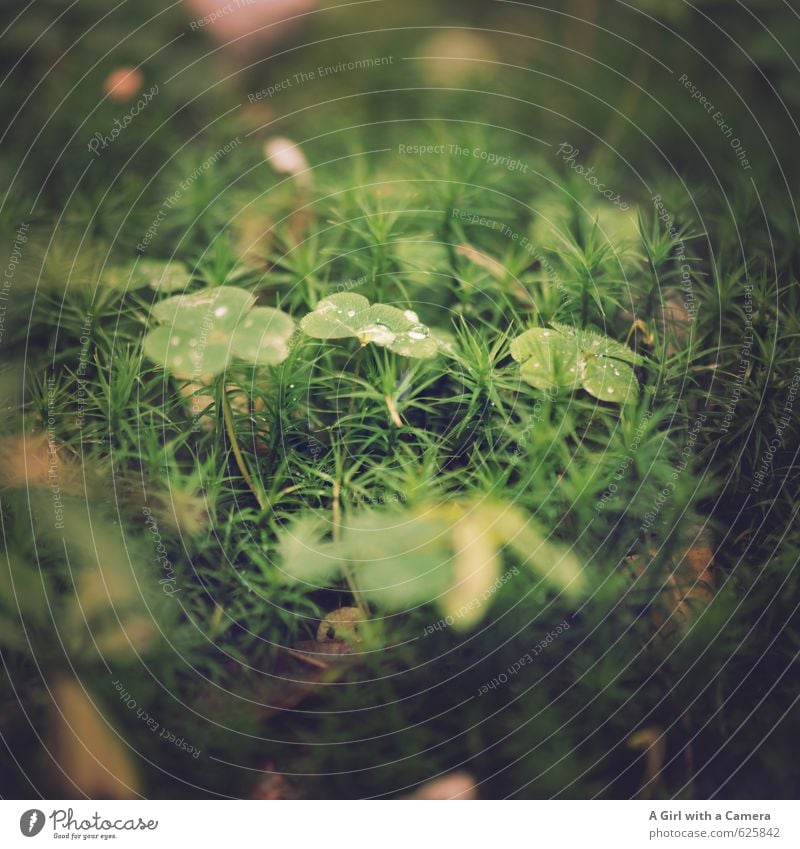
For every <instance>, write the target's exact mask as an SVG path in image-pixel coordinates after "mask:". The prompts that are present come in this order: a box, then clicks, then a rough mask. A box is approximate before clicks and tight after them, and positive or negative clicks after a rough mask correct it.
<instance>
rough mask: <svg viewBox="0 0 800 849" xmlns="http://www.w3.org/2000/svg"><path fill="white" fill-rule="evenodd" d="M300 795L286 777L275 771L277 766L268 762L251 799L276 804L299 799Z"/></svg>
mask: <svg viewBox="0 0 800 849" xmlns="http://www.w3.org/2000/svg"><path fill="white" fill-rule="evenodd" d="M298 795H299V794H298V792H297V790H296V788H295V787H294V785H293V784H292V783H291V782H290V781H289V780H288V779H287V778H286V776H285V775H282V774H281V773H279V772H276V771H275V764H274V763H273V762H272V761H267V762H266V763H265V764H264V767H263V773H262V776H261V778H260V779H259V780H258V782H257V783H256V785H255V787H254V788H253V792H252V794H251V796H250V798H251V799H262V800H264V801H269V802H274V801H278V800H281V799H297V798H298Z"/></svg>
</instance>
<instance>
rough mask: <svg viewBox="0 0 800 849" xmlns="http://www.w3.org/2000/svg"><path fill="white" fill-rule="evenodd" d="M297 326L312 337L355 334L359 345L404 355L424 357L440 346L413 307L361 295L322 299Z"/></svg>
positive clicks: (331, 337) (437, 349)
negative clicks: (406, 307)
mask: <svg viewBox="0 0 800 849" xmlns="http://www.w3.org/2000/svg"><path fill="white" fill-rule="evenodd" d="M300 329H301V330H302V331H303V333H305V334H306V335H307V336H311V337H312V338H314V339H346V338H348V337H355V338H356V339H358V341H359V342H360V343H361V345H362V346H364V345H368V344H369V343H370V342H372V343H374V344H375V345H381V346H383V347H386V348H388V349H389V350H390V351H394V352H395V353H396V354H401V355H402V356H404V357H415V358H417V359H426V358H428V357H433V356H435V355H436V354H437V353H438V352H439V351H440V350H443V349H444V343H443V342H441V341H440V340H439V339H438V338H437V337H436V336H435V335H434V334H432V333H431V331H430V328H428V327H427V326H426V325H424V324H422V323H420V320H419V316H418V315H417V314H416V313H415V312H414V311H413V310H400V309H397V307H392V306H389V305H388V304H372V305H370V303H369V301H368V300H367V299H366V298H365V297H364V296H363V295H357V294H354V293H351V292H342V293H338V294H334V295H329V296H328V297H326V298H323V299H322V300H321V301H320V302H319V303H318V304H317V305H316V306H315V307H314V311H313V312H310V313H309V314H308V315H306V316H305V317H304V318H302V319H301V321H300Z"/></svg>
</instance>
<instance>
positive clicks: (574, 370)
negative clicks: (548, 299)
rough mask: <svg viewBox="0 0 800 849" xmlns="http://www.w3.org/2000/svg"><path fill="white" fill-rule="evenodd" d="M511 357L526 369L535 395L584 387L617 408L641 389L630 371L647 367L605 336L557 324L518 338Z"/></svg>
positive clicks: (525, 373) (523, 374)
mask: <svg viewBox="0 0 800 849" xmlns="http://www.w3.org/2000/svg"><path fill="white" fill-rule="evenodd" d="M511 356H512V357H513V358H514V359H515V360H516V361H517V362H519V363H521V364H522V367H521V369H520V374H521V376H522V379H523V380H525V381H526V382H527V383H530V384H531V386H535V387H536V388H537V389H542V390H545V391H553V390H567V391H568V390H574V389H580V388H581V387H583V388H584V389H585V390H586V391H587V392H588V393H589V394H590V395H593V396H594V397H595V398H599V399H600V400H601V401H611V402H614V403H618V404H625V403H627V402H628V401H630V400H632V399H633V398H635V397H636V395H638V392H639V383H638V381H637V379H636V375H635V374H634V372H633V369H632V368H631V365H635V366H636V365H641V364H642V363H643V362H644V359H643V358H642V357H641V356H640V355H639V354H637V353H635V352H634V351H632V350H631V349H630V348H628V347H626V346H625V345H622V344H620V343H619V342H615V341H614V340H613V339H609V338H608V337H607V336H603V335H602V334H600V333H595V332H594V331H592V330H579V329H577V328H575V327H569V326H567V325H564V324H556V323H555V322H551V326H550V327H534V328H532V329H531V330H526V331H525V332H524V333H523V334H522V335H521V336H517V338H516V339H514V341H513V342H512V343H511ZM628 364H630V365H628Z"/></svg>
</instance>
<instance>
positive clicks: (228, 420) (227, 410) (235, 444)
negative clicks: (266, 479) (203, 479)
mask: <svg viewBox="0 0 800 849" xmlns="http://www.w3.org/2000/svg"><path fill="white" fill-rule="evenodd" d="M220 391H221V393H222V417H223V419H224V420H225V430H226V432H227V434H228V442H230V446H231V449H232V451H233V456H234V458H235V459H236V465H237V466H238V467H239V471H240V472H241V474H242V477H243V478H244V482H245V483H246V484H247V486H248V487H249V488H250V491H251V492H252V493H253V495H254V496H255V497H256V501H257V502H258V506H259V507H260V508H261V509H262V510H266V509H267V507H268V506H269V505H268V504H267V501H266V499H265V498H264V496H263V495H262V493H261V492H260V491H259V490H258V489H257V488H256V485H255V483H254V482H253V479H252V478H251V477H250V472H249V471H248V470H247V463H245V459H244V455H243V454H242V449H241V448H240V447H239V439H238V437H237V436H236V426H235V425H234V423H233V410H232V409H231V402H230V400H229V399H228V393H227V390H226V389H225V386H222V387H221V389H220Z"/></svg>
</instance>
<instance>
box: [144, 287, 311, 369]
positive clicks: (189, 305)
mask: <svg viewBox="0 0 800 849" xmlns="http://www.w3.org/2000/svg"><path fill="white" fill-rule="evenodd" d="M254 303H255V297H254V296H253V295H252V294H250V292H247V291H246V290H244V289H238V288H236V287H234V286H221V287H218V288H213V289H203V290H201V291H199V292H194V293H192V294H191V295H175V296H174V297H172V298H167V299H166V300H164V301H161V302H159V303H158V304H156V306H155V307H154V308H153V310H152V316H153V318H154V319H155V320H156V321H158V322H159V323H160V325H161V326H160V327H156V328H155V329H154V330H151V331H150V332H149V333H148V334H147V336H146V337H145V339H144V343H143V350H144V353H145V354H146V355H147V356H148V357H149V358H150V359H151V360H154V361H155V362H157V363H159V364H160V365H162V366H164V368H166V369H168V370H169V371H170V372H172V374H173V375H175V377H179V378H183V379H193V380H208V379H210V378H212V377H214V376H215V375H218V374H220V373H222V372H223V371H225V369H226V368H227V366H228V363H229V362H230V361H231V360H232V359H234V358H235V359H238V360H243V361H244V362H247V363H250V364H251V365H277V364H278V363H281V362H283V361H284V360H285V359H286V357H288V356H289V339H290V338H291V337H292V335H293V333H294V329H295V323H294V320H293V319H292V318H290V317H289V316H288V315H286V313H284V312H281V311H280V310H277V309H273V308H272V307H253V304H254Z"/></svg>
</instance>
